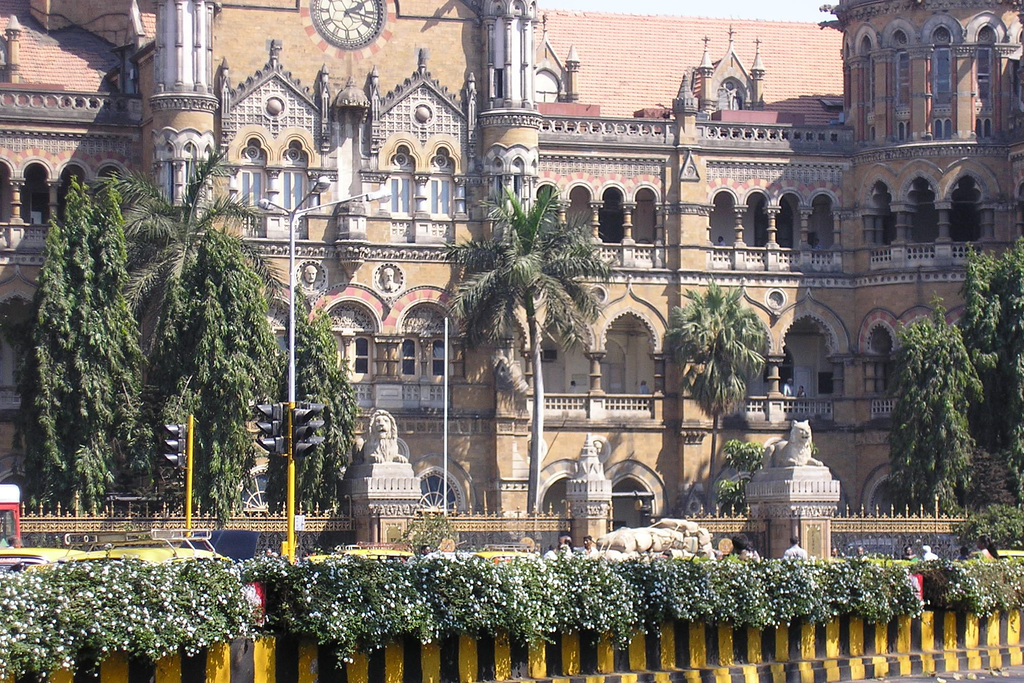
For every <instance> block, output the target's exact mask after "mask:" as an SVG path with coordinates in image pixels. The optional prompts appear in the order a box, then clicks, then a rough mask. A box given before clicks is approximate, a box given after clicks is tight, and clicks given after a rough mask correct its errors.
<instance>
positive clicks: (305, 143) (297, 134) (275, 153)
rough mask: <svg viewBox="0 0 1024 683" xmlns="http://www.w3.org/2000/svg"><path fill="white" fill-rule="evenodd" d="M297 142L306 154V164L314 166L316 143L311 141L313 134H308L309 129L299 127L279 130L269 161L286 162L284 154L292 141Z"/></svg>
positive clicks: (275, 162)
mask: <svg viewBox="0 0 1024 683" xmlns="http://www.w3.org/2000/svg"><path fill="white" fill-rule="evenodd" d="M295 142H297V143H299V147H300V148H301V150H302V151H303V152H304V153H305V154H306V158H307V161H306V164H307V166H314V165H315V164H314V163H313V161H314V155H315V154H316V149H317V147H316V144H315V143H314V142H313V136H312V135H310V133H309V131H306V130H302V129H299V128H289V129H287V130H284V131H281V134H280V135H279V136H278V137H277V141H276V142H275V143H274V145H273V147H272V148H271V149H272V155H271V158H270V162H271V163H274V164H285V163H288V162H286V160H285V154H286V153H287V152H288V150H289V149H290V148H291V146H292V143H295Z"/></svg>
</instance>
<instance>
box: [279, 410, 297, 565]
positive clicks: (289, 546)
mask: <svg viewBox="0 0 1024 683" xmlns="http://www.w3.org/2000/svg"><path fill="white" fill-rule="evenodd" d="M285 406H286V410H287V411H288V417H287V418H286V419H285V429H286V430H287V431H286V432H285V437H284V438H285V439H286V441H285V443H286V444H287V446H288V449H287V450H288V537H287V539H286V540H285V542H284V547H283V548H282V549H281V554H282V555H284V556H285V557H287V558H288V561H289V562H294V561H295V444H294V443H293V441H292V419H293V417H294V412H295V403H286V404H285Z"/></svg>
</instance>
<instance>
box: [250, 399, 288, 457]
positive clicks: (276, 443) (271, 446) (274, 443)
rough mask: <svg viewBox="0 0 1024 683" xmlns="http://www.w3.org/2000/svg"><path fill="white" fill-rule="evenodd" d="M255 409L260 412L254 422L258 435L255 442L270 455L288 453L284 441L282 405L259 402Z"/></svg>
mask: <svg viewBox="0 0 1024 683" xmlns="http://www.w3.org/2000/svg"><path fill="white" fill-rule="evenodd" d="M256 410H258V411H259V413H260V415H259V417H258V418H257V422H256V426H257V427H259V430H260V436H259V439H257V440H256V442H257V443H258V444H259V445H260V447H262V448H263V449H265V450H266V451H267V452H268V453H270V454H271V455H288V448H287V447H286V445H285V442H284V405H283V404H281V403H261V404H258V405H257V406H256Z"/></svg>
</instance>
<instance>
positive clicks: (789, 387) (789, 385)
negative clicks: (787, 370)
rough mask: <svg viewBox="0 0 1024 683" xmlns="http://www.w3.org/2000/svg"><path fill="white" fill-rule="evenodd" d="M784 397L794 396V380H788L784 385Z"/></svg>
mask: <svg viewBox="0 0 1024 683" xmlns="http://www.w3.org/2000/svg"><path fill="white" fill-rule="evenodd" d="M782 395H783V396H792V395H793V380H792V379H787V380H786V383H785V384H783V385H782Z"/></svg>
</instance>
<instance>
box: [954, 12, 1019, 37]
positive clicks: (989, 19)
mask: <svg viewBox="0 0 1024 683" xmlns="http://www.w3.org/2000/svg"><path fill="white" fill-rule="evenodd" d="M985 26H988V27H989V28H991V29H992V30H993V31H995V34H996V43H1004V42H1007V34H1008V32H1007V29H1006V25H1005V24H1004V23H1003V22H1002V20H1000V18H999V17H998V16H996V15H995V14H993V13H992V12H979V13H978V14H976V15H975V16H973V17H971V19H970V21H968V22H967V26H966V27H965V28H964V35H965V42H968V43H976V42H978V32H979V31H981V29H982V28H984V27H985Z"/></svg>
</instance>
